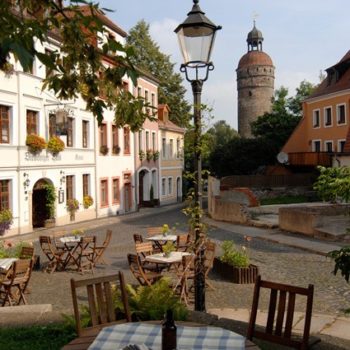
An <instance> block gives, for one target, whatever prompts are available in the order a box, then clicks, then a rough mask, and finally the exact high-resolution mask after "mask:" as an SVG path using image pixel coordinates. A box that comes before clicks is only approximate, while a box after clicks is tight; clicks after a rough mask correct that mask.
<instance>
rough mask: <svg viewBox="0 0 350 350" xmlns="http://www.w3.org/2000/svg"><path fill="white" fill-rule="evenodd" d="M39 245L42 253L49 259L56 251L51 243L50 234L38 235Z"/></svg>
mask: <svg viewBox="0 0 350 350" xmlns="http://www.w3.org/2000/svg"><path fill="white" fill-rule="evenodd" d="M39 242H40V247H41V249H42V251H43V253H44V254H45V255H46V256H47V258H48V259H49V260H50V261H51V260H52V259H53V257H54V256H55V253H56V247H55V245H54V244H53V242H52V240H51V237H50V236H40V237H39Z"/></svg>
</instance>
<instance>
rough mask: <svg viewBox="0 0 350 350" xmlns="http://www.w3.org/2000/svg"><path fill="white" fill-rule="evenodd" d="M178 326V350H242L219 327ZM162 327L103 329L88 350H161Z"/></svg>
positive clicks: (235, 338) (128, 325)
mask: <svg viewBox="0 0 350 350" xmlns="http://www.w3.org/2000/svg"><path fill="white" fill-rule="evenodd" d="M176 326H177V349H179V350H181V349H183V350H185V349H186V350H189V349H192V350H198V349H201V350H202V349H206V350H214V349H215V350H226V349H230V350H244V349H245V348H246V346H245V338H244V337H243V336H241V335H239V334H237V333H234V332H231V331H229V330H226V329H222V328H219V327H207V326H201V327H190V326H183V325H178V324H177V325H176ZM161 334H162V327H161V325H159V324H150V323H139V322H136V323H124V324H119V325H114V326H110V327H105V328H103V329H102V330H101V331H100V333H99V334H98V335H97V337H96V338H95V340H94V341H93V343H92V344H91V345H90V347H89V348H88V349H89V350H118V349H123V347H125V346H127V345H129V344H137V345H145V346H147V347H148V348H149V349H152V350H157V349H161V342H162V340H161Z"/></svg>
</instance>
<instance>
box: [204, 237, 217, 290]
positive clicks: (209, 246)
mask: <svg viewBox="0 0 350 350" xmlns="http://www.w3.org/2000/svg"><path fill="white" fill-rule="evenodd" d="M215 248H216V244H215V243H214V242H212V241H210V240H207V241H206V242H205V253H204V258H205V260H204V268H205V284H206V285H207V286H208V287H209V288H211V289H213V290H214V289H215V288H214V287H213V285H212V284H211V283H210V282H209V280H208V275H209V272H210V270H211V269H212V268H213V264H214V258H215Z"/></svg>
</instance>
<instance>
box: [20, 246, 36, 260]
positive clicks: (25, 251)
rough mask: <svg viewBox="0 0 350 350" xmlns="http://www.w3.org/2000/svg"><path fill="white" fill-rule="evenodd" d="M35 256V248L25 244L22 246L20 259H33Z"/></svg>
mask: <svg viewBox="0 0 350 350" xmlns="http://www.w3.org/2000/svg"><path fill="white" fill-rule="evenodd" d="M33 256H34V248H33V247H27V246H24V247H22V248H21V252H20V254H19V258H20V259H32V258H33Z"/></svg>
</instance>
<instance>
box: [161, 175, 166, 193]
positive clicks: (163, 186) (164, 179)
mask: <svg viewBox="0 0 350 350" xmlns="http://www.w3.org/2000/svg"><path fill="white" fill-rule="evenodd" d="M165 195H166V178H164V177H163V178H162V196H165Z"/></svg>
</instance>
